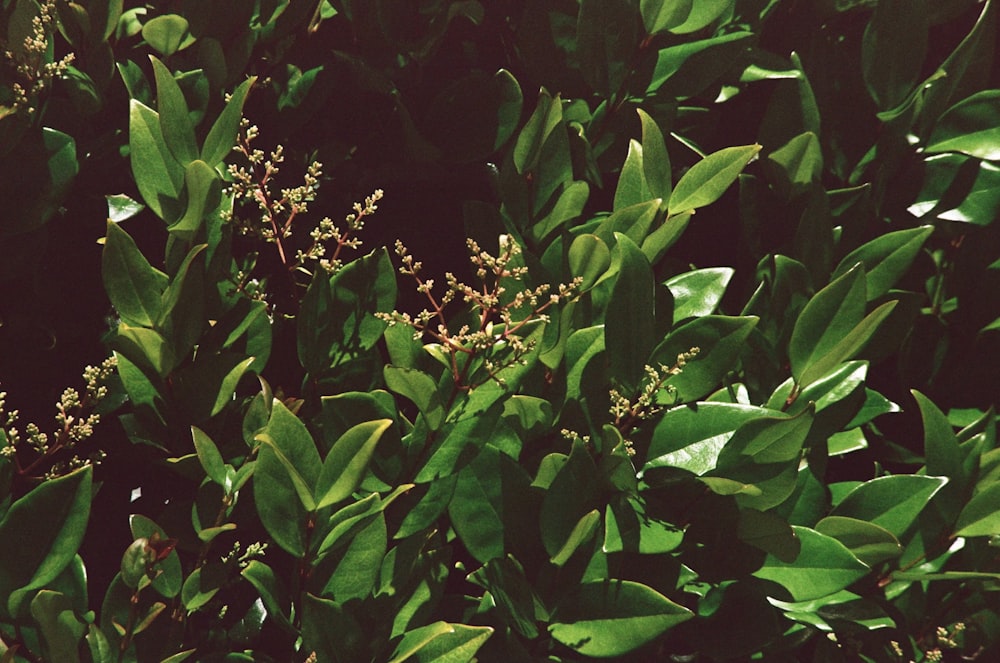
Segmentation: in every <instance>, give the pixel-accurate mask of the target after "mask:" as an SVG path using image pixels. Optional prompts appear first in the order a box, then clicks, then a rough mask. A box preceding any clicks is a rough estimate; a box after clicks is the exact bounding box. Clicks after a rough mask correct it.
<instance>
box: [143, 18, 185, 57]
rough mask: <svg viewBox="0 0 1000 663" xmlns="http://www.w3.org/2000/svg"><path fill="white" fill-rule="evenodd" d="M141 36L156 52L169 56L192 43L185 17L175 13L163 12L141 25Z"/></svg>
mask: <svg viewBox="0 0 1000 663" xmlns="http://www.w3.org/2000/svg"><path fill="white" fill-rule="evenodd" d="M142 38H143V39H145V40H146V43H147V44H149V45H150V47H151V48H153V49H154V50H155V51H156V52H157V53H159V54H160V55H163V56H165V57H169V56H171V55H173V54H174V53H176V52H177V51H179V50H181V49H183V48H187V47H188V46H190V45H191V44H193V43H194V37H192V36H191V33H190V32H189V31H188V22H187V19H186V18H184V17H183V16H178V15H177V14H164V15H162V16H157V17H155V18H152V19H150V20H149V21H147V22H146V23H145V24H144V25H143V26H142Z"/></svg>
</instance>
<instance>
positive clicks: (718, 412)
mask: <svg viewBox="0 0 1000 663" xmlns="http://www.w3.org/2000/svg"><path fill="white" fill-rule="evenodd" d="M770 412H771V411H770V410H767V409H765V408H761V407H755V406H752V405H740V404H737V403H692V404H690V405H683V406H680V407H675V408H671V409H670V410H667V412H666V413H665V414H664V415H663V416H662V417H661V418H660V421H658V422H657V424H656V428H655V429H654V430H653V441H652V443H651V444H650V446H649V451H648V458H649V460H648V461H647V462H646V464H645V466H644V467H643V471H646V470H649V469H651V468H654V467H679V468H683V469H686V470H688V471H690V472H694V473H695V474H704V473H705V472H707V471H709V470H711V469H712V468H714V467H715V463H716V461H717V460H718V457H719V453H720V452H721V451H722V448H723V447H724V446H725V444H726V443H727V442H728V441H729V439H730V438H731V437H732V436H733V433H735V432H736V429H737V428H739V427H740V426H741V425H743V424H744V423H746V422H748V421H751V420H753V419H758V418H761V417H764V416H767V415H768V414H769V413H770Z"/></svg>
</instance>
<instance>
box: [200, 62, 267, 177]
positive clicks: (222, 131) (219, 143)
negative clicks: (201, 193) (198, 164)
mask: <svg viewBox="0 0 1000 663" xmlns="http://www.w3.org/2000/svg"><path fill="white" fill-rule="evenodd" d="M256 81H257V77H256V76H251V77H250V78H248V79H247V80H245V81H243V82H242V83H240V84H239V85H238V86H237V87H236V89H235V90H233V94H232V96H231V97H230V98H229V101H228V102H227V103H226V107H225V108H223V109H222V112H221V113H219V117H217V118H216V119H215V123H214V124H213V125H212V128H211V129H210V130H209V132H208V136H206V137H205V143H204V145H202V146H201V159H202V161H204V162H205V163H207V164H208V165H209V166H210V167H211V168H215V167H216V166H218V165H219V164H221V163H222V162H223V160H224V159H225V158H226V157H227V156H229V153H230V152H231V151H232V149H233V145H235V144H236V134H237V132H238V131H239V128H240V119H241V118H242V117H243V105H244V104H245V103H246V100H247V95H248V94H249V93H250V89H251V88H252V87H253V85H254V83H255V82H256Z"/></svg>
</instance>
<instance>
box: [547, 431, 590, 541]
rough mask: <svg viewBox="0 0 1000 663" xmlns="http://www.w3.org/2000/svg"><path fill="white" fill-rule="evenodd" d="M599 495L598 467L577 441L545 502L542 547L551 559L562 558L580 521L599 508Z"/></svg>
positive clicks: (549, 489)
mask: <svg viewBox="0 0 1000 663" xmlns="http://www.w3.org/2000/svg"><path fill="white" fill-rule="evenodd" d="M597 491H598V473H597V467H596V466H595V465H594V460H593V458H591V456H590V453H589V452H588V451H587V450H586V448H585V447H584V446H583V443H582V442H581V441H579V440H577V441H575V442H574V443H573V449H572V451H571V452H570V455H569V458H568V459H567V461H566V463H565V464H564V465H563V466H562V467H561V468H560V469H559V472H558V474H556V476H555V478H554V479H553V480H552V483H551V484H550V485H549V487H548V490H547V491H546V493H545V497H544V499H543V500H542V510H541V514H540V516H539V519H540V523H541V529H542V543H543V544H544V545H545V551H546V552H547V553H548V554H549V556H550V557H555V556H556V555H558V554H559V552H560V551H561V550H562V549H563V547H564V546H565V545H566V542H567V541H568V540H569V539H570V536H571V534H572V533H573V530H574V528H576V526H577V523H578V522H579V521H580V519H581V518H583V516H584V515H586V514H587V513H588V512H590V511H591V510H592V509H594V508H595V507H597V506H598V502H597V498H598V492H597Z"/></svg>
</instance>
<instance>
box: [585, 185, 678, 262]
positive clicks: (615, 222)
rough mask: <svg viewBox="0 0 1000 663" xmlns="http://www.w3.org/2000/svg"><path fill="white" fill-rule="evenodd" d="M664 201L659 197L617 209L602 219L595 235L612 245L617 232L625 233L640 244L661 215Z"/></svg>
mask: <svg viewBox="0 0 1000 663" xmlns="http://www.w3.org/2000/svg"><path fill="white" fill-rule="evenodd" d="M662 202H663V201H662V200H660V199H659V198H654V199H653V200H647V201H645V202H641V203H636V204H634V205H629V206H628V207H622V208H620V209H616V210H615V211H614V212H612V213H611V214H610V215H609V216H608V217H607V218H605V219H604V220H603V221H601V224H600V225H599V226H597V228H596V229H595V230H594V235H596V236H597V237H598V238H600V239H601V240H602V241H603V242H605V243H606V244H608V245H610V246H614V245H615V243H616V241H617V240H615V234H616V233H620V234H623V235H625V236H626V237H628V238H629V239H630V240H632V241H633V242H634V243H635V244H640V243H642V242H643V241H644V240H645V239H646V237H647V235H648V234H649V229H650V227H651V226H652V225H653V221H654V220H655V219H656V217H657V216H658V215H659V213H660V204H661V203H662ZM612 273H614V268H612Z"/></svg>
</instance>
